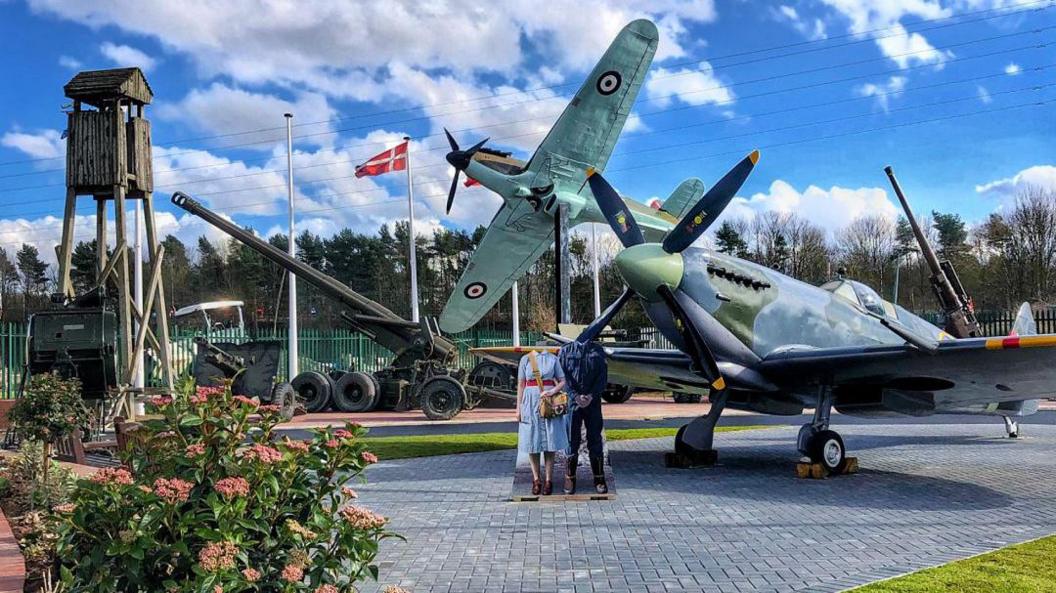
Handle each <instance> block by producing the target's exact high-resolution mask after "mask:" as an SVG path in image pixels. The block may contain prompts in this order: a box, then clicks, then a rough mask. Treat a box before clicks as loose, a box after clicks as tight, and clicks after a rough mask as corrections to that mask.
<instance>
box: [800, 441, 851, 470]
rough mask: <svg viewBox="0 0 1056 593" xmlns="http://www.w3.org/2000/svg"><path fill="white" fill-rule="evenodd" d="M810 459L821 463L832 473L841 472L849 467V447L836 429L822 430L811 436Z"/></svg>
mask: <svg viewBox="0 0 1056 593" xmlns="http://www.w3.org/2000/svg"><path fill="white" fill-rule="evenodd" d="M809 449H810V460H811V461H812V462H814V463H820V464H822V465H823V466H824V467H825V470H826V471H828V472H829V474H830V475H833V474H841V473H843V470H844V469H845V468H846V467H847V448H846V447H845V446H844V444H843V438H842V437H840V434H839V433H838V432H836V431H834V430H822V431H820V432H818V433H817V434H815V435H814V436H812V437H811V438H810V444H809Z"/></svg>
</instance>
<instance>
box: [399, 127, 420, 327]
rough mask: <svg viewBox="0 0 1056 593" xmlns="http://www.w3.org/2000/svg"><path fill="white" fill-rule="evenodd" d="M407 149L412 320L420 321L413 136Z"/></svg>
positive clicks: (406, 138) (408, 141)
mask: <svg viewBox="0 0 1056 593" xmlns="http://www.w3.org/2000/svg"><path fill="white" fill-rule="evenodd" d="M403 141H404V142H406V143H407V149H406V150H407V151H406V152H405V153H403V158H404V159H405V160H406V164H407V166H406V169H407V234H408V238H407V240H408V241H409V242H410V247H409V258H410V271H411V321H413V322H415V323H418V256H417V254H416V253H415V251H416V250H415V245H414V243H415V241H414V184H413V183H412V182H411V137H410V136H404V137H403Z"/></svg>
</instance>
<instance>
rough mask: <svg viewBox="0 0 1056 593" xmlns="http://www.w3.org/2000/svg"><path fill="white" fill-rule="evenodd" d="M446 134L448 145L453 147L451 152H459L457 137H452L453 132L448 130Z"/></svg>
mask: <svg viewBox="0 0 1056 593" xmlns="http://www.w3.org/2000/svg"><path fill="white" fill-rule="evenodd" d="M444 134H446V135H447V143H448V144H450V145H451V150H452V151H455V150H458V142H455V137H454V136H452V135H451V132H448V131H447V128H444Z"/></svg>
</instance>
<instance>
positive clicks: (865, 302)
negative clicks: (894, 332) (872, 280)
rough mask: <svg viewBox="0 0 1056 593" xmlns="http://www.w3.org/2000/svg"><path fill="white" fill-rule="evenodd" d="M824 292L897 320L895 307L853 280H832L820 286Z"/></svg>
mask: <svg viewBox="0 0 1056 593" xmlns="http://www.w3.org/2000/svg"><path fill="white" fill-rule="evenodd" d="M821 287H822V288H824V289H825V290H827V291H829V292H831V293H832V294H835V295H837V296H840V297H843V298H845V299H847V300H849V301H851V302H852V303H854V304H856V305H858V306H860V307H862V308H863V309H865V310H867V311H870V312H872V313H876V314H877V315H883V316H884V317H887V318H889V319H898V311H896V310H895V306H894V305H892V304H891V303H889V302H888V301H885V300H884V299H883V298H881V297H880V295H879V294H877V292H876V291H875V290H873V289H872V288H869V287H868V286H866V285H864V284H862V283H861V282H857V281H855V280H833V281H832V282H826V283H825V284H823V285H822V286H821Z"/></svg>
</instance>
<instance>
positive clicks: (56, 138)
mask: <svg viewBox="0 0 1056 593" xmlns="http://www.w3.org/2000/svg"><path fill="white" fill-rule="evenodd" d="M0 144H2V145H4V146H6V147H8V148H14V149H15V150H18V151H20V152H22V153H24V154H26V155H28V156H30V157H32V158H35V159H53V158H56V157H61V156H63V155H65V154H66V140H64V139H63V138H62V134H60V133H59V131H58V130H41V131H39V132H37V133H35V134H31V133H28V132H21V131H19V130H17V129H16V130H14V131H12V132H7V133H6V134H4V136H3V137H2V138H0Z"/></svg>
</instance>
